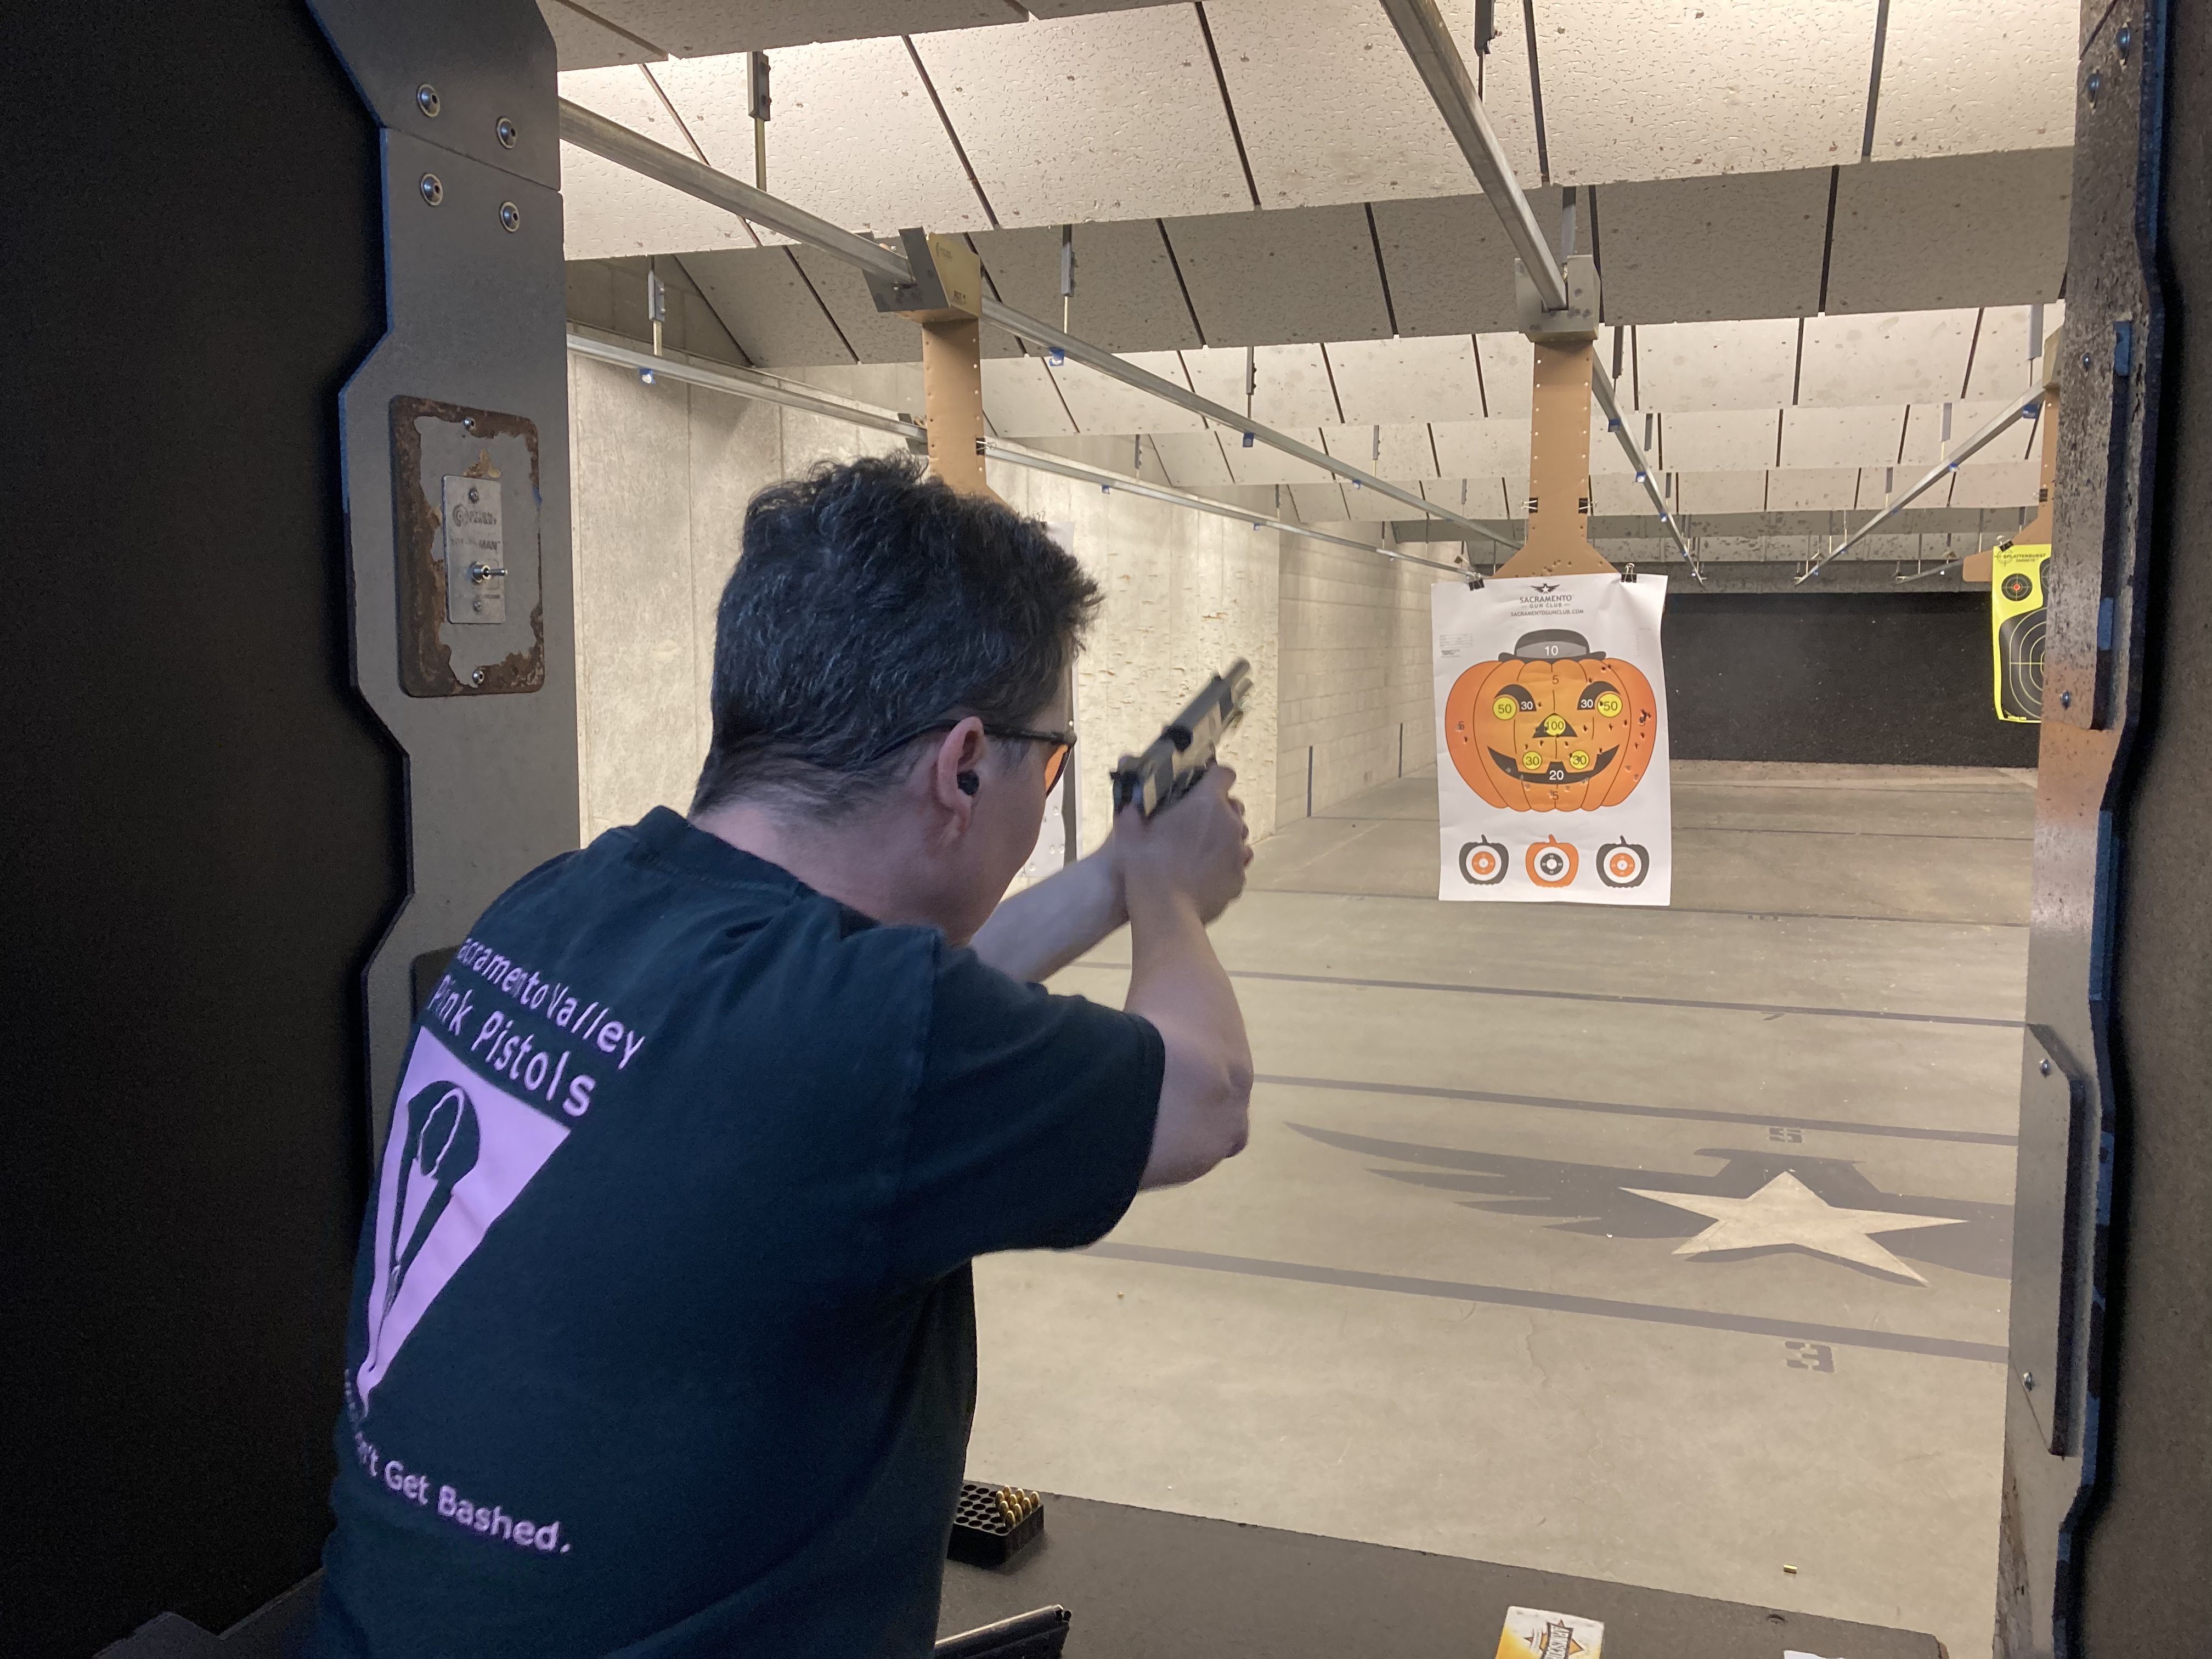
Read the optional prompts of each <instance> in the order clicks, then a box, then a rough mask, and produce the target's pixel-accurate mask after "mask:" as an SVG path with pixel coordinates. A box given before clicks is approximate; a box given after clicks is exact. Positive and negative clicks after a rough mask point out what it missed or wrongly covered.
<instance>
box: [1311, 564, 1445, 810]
mask: <svg viewBox="0 0 2212 1659" xmlns="http://www.w3.org/2000/svg"><path fill="white" fill-rule="evenodd" d="M1330 528H1331V529H1333V530H1339V529H1340V530H1341V531H1342V533H1346V534H1358V535H1360V536H1362V537H1367V536H1372V537H1373V538H1375V539H1376V540H1378V541H1379V540H1380V539H1381V526H1377V525H1366V526H1330ZM1434 579H1435V576H1434V573H1433V572H1431V571H1428V570H1425V569H1423V568H1421V567H1419V565H1404V564H1396V563H1393V562H1389V561H1388V560H1385V559H1383V558H1381V557H1378V556H1376V555H1374V554H1371V553H1359V552H1355V551H1353V550H1352V549H1350V548H1340V547H1332V546H1330V545H1328V544H1326V543H1322V542H1310V541H1306V540H1304V539H1303V538H1299V537H1297V536H1285V537H1284V538H1283V560H1282V585H1281V601H1280V607H1279V616H1280V640H1281V653H1282V658H1281V662H1282V690H1281V693H1280V702H1279V709H1278V718H1279V729H1280V734H1281V735H1280V738H1279V746H1278V750H1277V756H1278V757H1277V763H1276V776H1277V779H1278V784H1277V795H1276V811H1275V820H1274V821H1275V823H1276V824H1277V825H1278V826H1280V825H1283V824H1287V823H1294V822H1296V821H1297V819H1299V818H1302V817H1305V816H1306V815H1307V813H1308V811H1309V810H1310V811H1316V812H1319V811H1326V810H1328V808H1329V807H1330V806H1332V805H1334V804H1335V803H1337V802H1339V801H1341V800H1344V799H1347V798H1348V797H1350V796H1352V795H1356V794H1358V793H1360V792H1361V791H1362V790H1364V789H1370V788H1372V787H1374V786H1375V785H1376V784H1378V783H1382V782H1383V781H1386V780H1389V779H1390V778H1395V777H1398V776H1400V775H1401V767H1402V772H1403V773H1404V774H1412V773H1416V772H1420V771H1423V770H1425V769H1427V768H1429V767H1431V766H1433V765H1434V764H1435V763H1436V730H1435V726H1436V717H1435V714H1434V705H1435V696H1434V693H1433V691H1432V690H1431V671H1430V644H1429V584H1430V583H1431V581H1432V580H1434ZM1309 778H1310V781H1311V798H1310V805H1309V798H1308V782H1309Z"/></svg>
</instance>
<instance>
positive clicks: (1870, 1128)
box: [1254, 1073, 2020, 1146]
mask: <svg viewBox="0 0 2212 1659" xmlns="http://www.w3.org/2000/svg"><path fill="white" fill-rule="evenodd" d="M1254 1081H1255V1082H1258V1083H1273V1084H1276V1085H1280V1086H1282V1087H1285V1088H1291V1089H1333V1090H1336V1091H1340V1092H1341V1093H1345V1094H1359V1095H1412V1096H1414V1097H1419V1098H1421V1099H1426V1100H1469V1101H1481V1102H1484V1103H1495V1104H1497V1105H1500V1106H1534V1107H1537V1108H1540V1109H1542V1110H1545V1111H1553V1112H1602V1113H1607V1114H1608V1115H1613V1116H1617V1117H1664V1118H1677V1119H1680V1120H1682V1121H1686V1122H1692V1123H1752V1124H1765V1125H1770V1126H1779V1127H1786V1128H1792V1129H1820V1130H1824V1131H1826V1132H1828V1133H1834V1134H1848V1135H1886V1136H1893V1137H1895V1138H1896V1139H1900V1140H1946V1141H1954V1142H1958V1143H1960V1144H1963V1145H1966V1146H2019V1145H2020V1137H2019V1136H2018V1135H2001V1134H1996V1133H1989V1132H1985V1131H1983V1130H1979V1129H1929V1128H1922V1127H1918V1126H1917V1125H1915V1124H1910V1123H1853V1122H1850V1121H1846V1120H1844V1119H1842V1118H1828V1117H1778V1116H1776V1115H1772V1114H1771V1113H1765V1112H1722V1111H1713V1110H1710V1109H1702V1108H1698V1107H1691V1106H1645V1105H1639V1104H1637V1103H1632V1102H1627V1101H1613V1100H1568V1099H1563V1098H1560V1097H1555V1096H1552V1095H1507V1094H1499V1093H1497V1092H1495V1091H1492V1090H1488V1089H1439V1088H1437V1087H1435V1086H1433V1085H1425V1084H1424V1085H1414V1084H1407V1083H1358V1082H1353V1081H1351V1080H1349V1079H1342V1078H1329V1077H1273V1076H1269V1075H1267V1073H1261V1074H1260V1075H1259V1076H1258V1077H1256V1078H1255V1079H1254Z"/></svg>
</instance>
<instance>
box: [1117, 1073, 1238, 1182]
mask: <svg viewBox="0 0 2212 1659" xmlns="http://www.w3.org/2000/svg"><path fill="white" fill-rule="evenodd" d="M1251 1130H1252V1060H1251V1056H1250V1055H1249V1054H1243V1053H1237V1054H1223V1053H1218V1052H1214V1053H1206V1054H1194V1053H1191V1052H1188V1050H1183V1051H1181V1052H1179V1051H1178V1047H1177V1045H1176V1044H1174V1043H1172V1042H1171V1043H1170V1045H1169V1048H1168V1060H1167V1067H1166V1073H1165V1075H1164V1077H1163V1078H1162V1079H1161V1085H1160V1109H1159V1115H1158V1117H1157V1118H1156V1119H1155V1121H1154V1123H1153V1127H1152V1155H1151V1157H1150V1158H1147V1159H1146V1163H1145V1174H1144V1179H1143V1180H1142V1182H1139V1185H1141V1186H1145V1187H1172V1186H1176V1185H1179V1184H1181V1183H1182V1182H1187V1181H1195V1180H1197V1179H1198V1178H1199V1176H1202V1175H1204V1174H1206V1171H1207V1170H1211V1169H1212V1168H1213V1167H1214V1166H1215V1165H1216V1164H1220V1163H1221V1162H1222V1161H1223V1160H1224V1159H1226V1158H1234V1157H1236V1156H1237V1153H1239V1152H1243V1150H1244V1146H1245V1142H1246V1141H1247V1140H1249V1139H1250V1137H1251Z"/></svg>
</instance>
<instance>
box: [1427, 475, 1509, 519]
mask: <svg viewBox="0 0 2212 1659" xmlns="http://www.w3.org/2000/svg"><path fill="white" fill-rule="evenodd" d="M1421 494H1422V495H1423V496H1424V497H1425V498H1426V499H1427V500H1429V501H1434V502H1435V503H1436V504H1437V506H1438V507H1442V508H1443V509H1444V510H1445V511H1446V512H1449V513H1458V514H1460V515H1461V516H1462V518H1468V519H1497V518H1502V517H1504V513H1505V480H1504V478H1502V477H1447V478H1424V479H1423V480H1422V481H1421Z"/></svg>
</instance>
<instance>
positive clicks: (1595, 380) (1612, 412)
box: [1590, 357, 1705, 587]
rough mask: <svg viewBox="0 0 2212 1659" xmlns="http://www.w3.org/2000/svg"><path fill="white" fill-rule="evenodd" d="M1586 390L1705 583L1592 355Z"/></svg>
mask: <svg viewBox="0 0 2212 1659" xmlns="http://www.w3.org/2000/svg"><path fill="white" fill-rule="evenodd" d="M1590 390H1591V391H1592V392H1595V394H1596V395H1597V406H1598V407H1599V408H1600V409H1601V410H1604V411H1605V424H1606V428H1607V430H1608V431H1610V432H1611V433H1612V434H1613V436H1614V437H1615V438H1616V439H1618V440H1619V441H1620V452H1621V453H1622V454H1624V455H1626V456H1627V457H1628V465H1629V466H1630V467H1631V469H1632V470H1633V471H1634V472H1635V474H1636V482H1637V483H1639V484H1641V485H1643V486H1644V496H1645V498H1646V499H1647V500H1649V501H1650V503H1651V510H1652V511H1653V512H1654V513H1657V514H1658V515H1659V522H1660V523H1661V524H1663V525H1665V526H1667V533H1668V535H1670V536H1672V537H1673V538H1674V545H1675V547H1676V549H1677V550H1680V553H1681V555H1682V556H1683V557H1684V558H1685V559H1687V560H1688V561H1689V562H1690V574H1692V576H1694V577H1696V578H1697V579H1698V586H1700V587H1703V586H1705V571H1704V569H1703V568H1701V567H1700V566H1699V563H1698V556H1697V555H1696V554H1695V553H1693V552H1692V551H1691V550H1690V540H1689V538H1688V537H1686V536H1685V535H1684V534H1683V533H1682V526H1680V525H1679V524H1677V523H1676V522H1675V521H1674V513H1673V512H1671V511H1670V510H1669V509H1668V506H1667V498H1666V497H1665V496H1663V495H1661V494H1660V493H1659V481H1658V480H1657V479H1656V478H1654V477H1652V476H1651V463H1650V461H1649V460H1647V459H1644V446H1643V445H1641V444H1639V443H1638V442H1637V441H1636V439H1635V437H1634V435H1632V434H1631V433H1630V431H1629V429H1628V418H1627V416H1625V415H1623V414H1622V413H1621V412H1620V398H1619V397H1618V396H1617V395H1616V394H1615V393H1614V391H1613V376H1612V375H1611V374H1607V372H1606V367H1605V365H1604V364H1603V363H1601V362H1598V361H1597V360H1596V359H1595V357H1593V358H1592V359H1591V361H1590Z"/></svg>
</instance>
